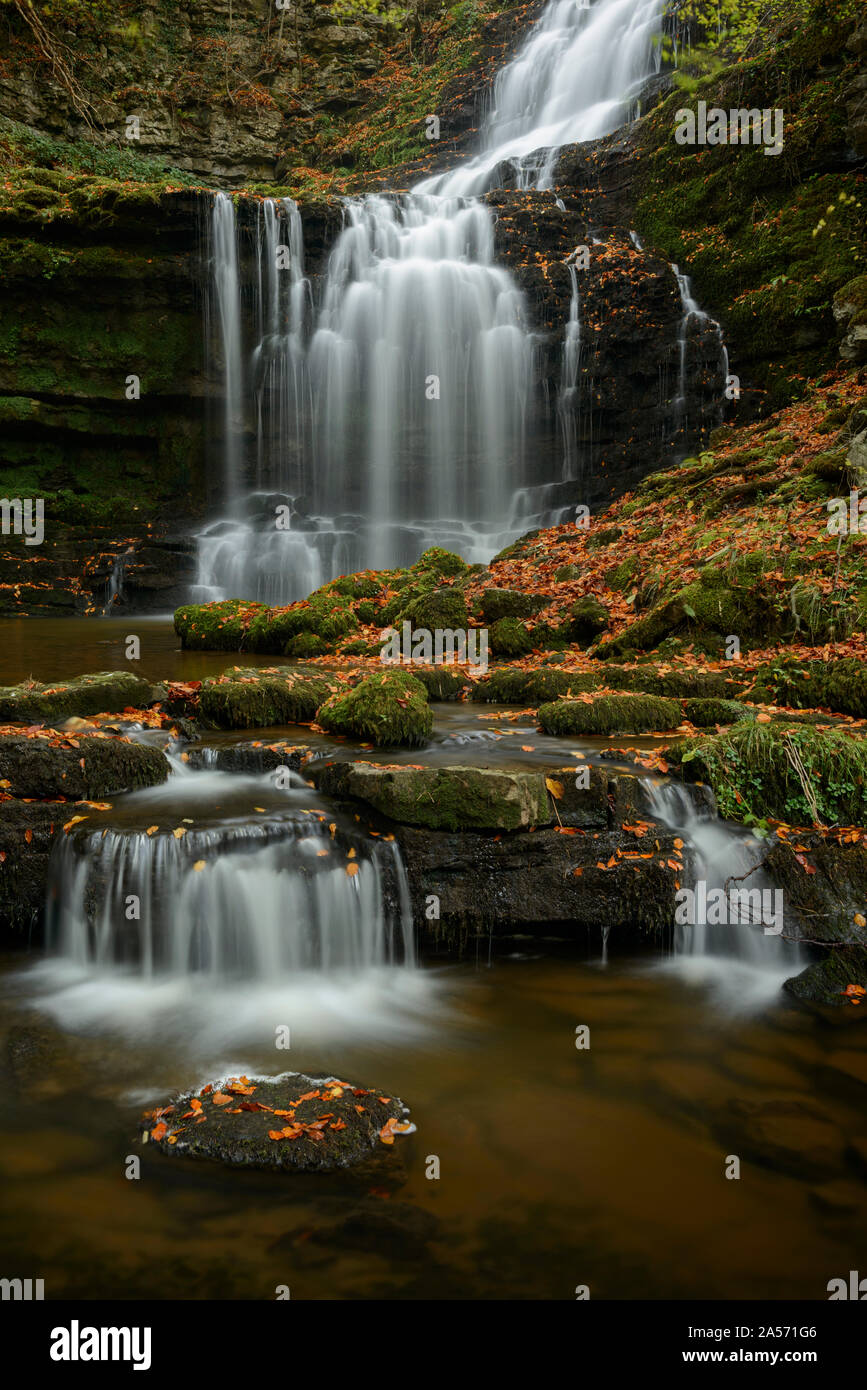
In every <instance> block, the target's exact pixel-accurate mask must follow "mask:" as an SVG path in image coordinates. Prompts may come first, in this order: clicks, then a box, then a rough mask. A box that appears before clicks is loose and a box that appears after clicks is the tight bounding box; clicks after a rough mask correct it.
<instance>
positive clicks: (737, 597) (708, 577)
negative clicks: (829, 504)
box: [595, 556, 782, 660]
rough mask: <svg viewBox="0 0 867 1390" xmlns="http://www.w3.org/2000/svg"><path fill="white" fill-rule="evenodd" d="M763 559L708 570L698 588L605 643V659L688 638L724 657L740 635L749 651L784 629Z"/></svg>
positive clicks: (691, 587)
mask: <svg viewBox="0 0 867 1390" xmlns="http://www.w3.org/2000/svg"><path fill="white" fill-rule="evenodd" d="M762 563H763V561H762V557H761V556H748V557H746V558H745V559H744V560H743V561H741V562H740V563H739V564H738V565H732V566H729V567H728V568H726V567H723V566H716V565H708V566H706V567H705V568H704V569H703V570H702V571H701V573H700V574H699V576H698V578H697V579H696V580H694V581H693V583H692V584H688V585H687V586H686V587H685V588H683V589H681V590H680V592H679V593H677V594H675V595H674V597H673V598H668V599H665V600H664V601H663V602H661V603H659V604H657V606H656V607H655V608H652V609H651V611H650V612H649V613H648V614H647V615H646V616H645V617H643V618H639V619H638V620H637V622H634V623H632V624H631V625H630V626H629V627H628V628H626V629H625V630H624V631H623V632H621V633H619V634H618V635H617V636H616V637H609V638H607V639H606V640H605V641H603V642H600V643H599V646H598V647H597V648H596V651H595V655H596V656H597V657H598V658H599V659H600V660H609V659H611V658H612V657H615V658H616V657H621V656H624V655H626V654H627V653H629V652H640V651H653V650H655V648H657V647H659V646H660V644H661V643H662V642H664V641H666V640H667V639H671V638H674V637H682V638H683V639H684V640H685V641H689V642H690V643H691V644H692V645H693V646H697V647H698V648H699V649H701V650H704V651H707V652H709V653H711V654H714V655H716V654H720V655H721V654H722V650H723V647H724V643H725V639H726V637H728V636H729V635H731V634H732V633H735V634H737V636H738V637H739V639H740V642H741V647H742V649H743V650H744V651H746V650H749V648H750V647H751V646H756V645H758V644H759V643H760V642H763V641H766V640H767V639H768V638H770V637H772V636H774V635H778V634H779V633H780V631H781V630H782V619H781V615H780V613H779V612H778V611H777V608H776V606H775V595H774V594H773V593H771V592H768V591H766V589H765V587H764V585H763V583H762Z"/></svg>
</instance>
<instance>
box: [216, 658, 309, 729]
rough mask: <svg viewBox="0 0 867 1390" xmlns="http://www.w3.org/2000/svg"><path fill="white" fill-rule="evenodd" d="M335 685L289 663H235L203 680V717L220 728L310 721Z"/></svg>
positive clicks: (252, 727) (257, 726) (249, 727)
mask: <svg viewBox="0 0 867 1390" xmlns="http://www.w3.org/2000/svg"><path fill="white" fill-rule="evenodd" d="M334 689H335V685H334V684H333V683H331V682H329V681H327V680H325V679H324V678H322V677H318V676H307V675H302V674H300V672H298V671H293V670H291V669H289V668H288V667H278V666H275V667H273V668H270V669H268V668H265V669H262V670H258V669H256V668H254V667H249V668H246V667H243V666H234V667H232V668H231V669H230V670H228V671H224V672H223V674H222V675H221V676H218V677H216V678H215V679H212V680H205V681H203V682H202V688H201V690H200V692H199V711H200V714H201V717H202V719H203V720H204V721H206V722H207V723H208V724H211V725H214V726H216V727H217V728H219V729H255V728H262V727H268V726H271V725H276V724H301V723H309V722H310V721H311V720H313V719H314V718H315V717H316V712H317V710H318V709H319V706H320V705H321V704H322V703H323V701H324V700H327V699H328V697H329V695H331V694H332V692H333V691H334Z"/></svg>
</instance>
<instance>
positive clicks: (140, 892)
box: [48, 772, 415, 984]
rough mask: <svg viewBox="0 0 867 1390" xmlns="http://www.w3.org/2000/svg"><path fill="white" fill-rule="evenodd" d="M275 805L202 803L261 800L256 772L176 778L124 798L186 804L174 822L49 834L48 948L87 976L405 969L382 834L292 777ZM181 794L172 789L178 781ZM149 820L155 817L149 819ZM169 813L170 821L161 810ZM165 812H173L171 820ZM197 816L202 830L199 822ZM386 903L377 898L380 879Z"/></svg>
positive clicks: (250, 977)
mask: <svg viewBox="0 0 867 1390" xmlns="http://www.w3.org/2000/svg"><path fill="white" fill-rule="evenodd" d="M294 781H295V782H296V783H297V784H298V790H297V791H295V792H294V793H292V792H289V793H283V799H288V801H289V807H288V809H281V808H280V807H279V806H277V807H273V806H272V809H270V810H269V809H268V807H267V806H261V807H260V808H259V809H260V810H261V811H268V814H267V815H266V816H263V815H261V814H260V815H258V816H257V818H256V819H254V820H242V819H240V818H239V817H236V816H235V815H233V814H229V815H227V816H226V818H225V819H224V820H223V819H222V818H215V817H214V816H210V817H209V816H207V813H206V811H205V806H204V805H203V802H204V803H207V804H211V803H213V801H214V798H219V800H220V801H221V802H228V801H229V799H230V798H235V799H237V798H238V797H239V796H241V795H243V794H244V792H245V789H246V791H247V796H248V799H249V800H251V801H252V799H253V797H254V796H256V797H261V798H262V800H263V801H266V800H269V799H270V800H272V802H273V799H274V794H273V791H272V792H270V796H269V788H270V787H271V786H272V785H273V784H272V783H271V781H270V779H269V778H268V777H267V776H266V777H258V778H256V777H252V778H251V777H240V776H237V775H233V774H231V773H222V772H194V773H187V772H185V773H183V774H179V773H175V774H174V775H173V777H172V779H170V782H171V785H170V786H169V787H168V790H166V789H163V788H160V789H158V794H156V795H155V794H153V793H150V794H149V793H137V794H135V795H134V796H131V797H130V798H128V800H127V809H131V808H132V807H133V806H141V807H143V808H148V813H149V814H150V812H151V811H153V813H154V814H155V815H156V814H157V811H156V808H157V807H162V808H164V809H165V807H166V806H167V803H168V799H170V798H177V799H178V801H180V800H182V799H183V800H184V801H185V803H186V804H185V809H193V808H195V809H196V810H197V815H196V817H188V819H190V820H193V821H194V824H193V825H192V826H191V827H190V828H189V829H187V828H186V826H184V825H183V823H182V824H181V827H180V829H181V833H180V834H177V833H176V831H177V829H178V828H179V827H177V826H175V827H174V828H172V826H171V825H170V824H168V823H165V824H164V825H163V827H161V828H154V827H150V828H144V829H140V828H138V827H137V826H134V827H128V826H125V825H124V826H121V827H119V828H113V829H110V830H108V831H106V832H105V833H103V832H102V831H79V833H78V834H76V835H65V836H62V837H61V839H60V841H59V843H58V844H57V846H56V848H55V851H54V855H53V858H52V861H51V872H50V886H49V903H50V914H49V932H48V944H49V947H50V949H52V950H53V951H55V952H56V953H57V954H58V955H60V956H61V957H62V958H64V959H66V960H67V961H69V962H70V963H72V964H75V965H77V966H79V967H81V968H86V969H88V970H89V971H91V972H100V971H103V972H105V971H111V970H113V969H115V968H117V967H123V968H124V969H125V970H126V971H127V972H130V973H132V974H133V975H135V976H138V977H141V978H151V979H158V978H160V977H163V978H172V979H175V980H177V979H179V978H182V977H186V978H189V980H190V982H191V983H193V982H194V981H196V980H199V979H210V980H211V981H213V982H214V983H216V984H222V983H226V982H228V981H235V982H247V983H254V984H255V983H258V984H262V983H266V982H268V983H272V984H273V983H274V982H276V981H279V980H280V979H283V980H291V979H292V977H294V976H297V975H300V974H303V973H305V972H324V973H335V972H336V973H340V972H346V973H348V974H350V975H353V974H358V973H361V972H364V971H369V970H372V969H375V968H378V967H383V966H387V965H394V964H401V965H403V966H406V967H411V966H413V965H414V963H415V947H414V937H413V929H412V919H411V914H410V912H409V893H408V889H407V886H406V877H405V873H404V869H403V864H402V861H401V859H400V854H399V852H398V851H397V849H396V846H395V844H394V842H393V841H391V842H382V843H378V842H376V841H372V840H369V839H368V838H367V837H366V836H364V835H363V834H361V833H360V832H358V831H350V830H347V829H344V828H343V827H342V826H340V825H338V823H337V822H336V821H335V820H333V819H332V818H331V816H330V815H329V814H327V813H326V812H324V811H319V812H317V811H314V810H310V809H308V808H300V807H299V806H298V804H297V803H298V802H299V801H304V800H309V797H310V793H309V790H307V789H306V788H305V790H304V791H303V792H302V791H301V790H300V789H301V788H302V787H304V783H303V781H302V779H300V778H295V779H294ZM179 785H180V786H181V787H185V788H191V791H190V792H189V793H188V794H186V795H184V794H183V793H180V794H179V791H178V786H179ZM161 819H162V817H161ZM169 819H171V817H170V818H169ZM175 819H176V820H180V819H181V817H179V816H178V815H177V814H175ZM200 821H204V824H199V822H200ZM387 881H388V882H389V884H390V889H391V897H392V898H393V899H394V901H395V902H396V904H397V906H396V908H390V907H389V906H388V903H387V896H388V895H387V893H386V882H387Z"/></svg>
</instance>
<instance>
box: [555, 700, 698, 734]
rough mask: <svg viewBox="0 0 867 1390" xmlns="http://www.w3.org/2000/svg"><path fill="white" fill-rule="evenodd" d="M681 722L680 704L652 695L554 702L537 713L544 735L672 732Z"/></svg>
mask: <svg viewBox="0 0 867 1390" xmlns="http://www.w3.org/2000/svg"><path fill="white" fill-rule="evenodd" d="M680 722H681V712H680V705H678V704H677V703H676V702H675V701H674V700H664V699H661V698H659V697H657V696H654V695H599V696H597V697H596V699H595V700H589V701H584V700H556V701H554V702H553V703H552V704H547V705H542V706H541V708H540V710H539V723H540V724H541V726H542V728H543V729H544V731H545V733H547V734H615V733H618V734H641V733H648V732H651V731H654V730H663V729H674V728H676V727H677V725H678V724H680Z"/></svg>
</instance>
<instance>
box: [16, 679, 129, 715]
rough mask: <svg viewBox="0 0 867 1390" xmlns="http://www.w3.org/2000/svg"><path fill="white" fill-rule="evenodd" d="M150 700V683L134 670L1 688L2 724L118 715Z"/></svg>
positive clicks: (25, 683)
mask: <svg viewBox="0 0 867 1390" xmlns="http://www.w3.org/2000/svg"><path fill="white" fill-rule="evenodd" d="M150 699H151V686H150V682H149V681H146V680H143V679H142V677H141V676H136V675H134V674H133V673H132V671H98V672H96V673H94V674H93V675H86V676H76V677H75V678H74V679H73V680H68V681H53V682H48V683H46V684H40V683H39V682H38V681H23V682H22V683H21V685H7V686H3V687H0V723H4V724H5V723H23V724H34V723H38V722H49V721H50V722H51V723H53V724H59V723H62V722H63V720H64V719H69V718H70V716H72V715H80V716H87V715H89V714H115V713H121V712H122V711H123V710H125V709H138V708H140V707H141V706H143V705H147V704H148V703H149V702H150Z"/></svg>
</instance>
